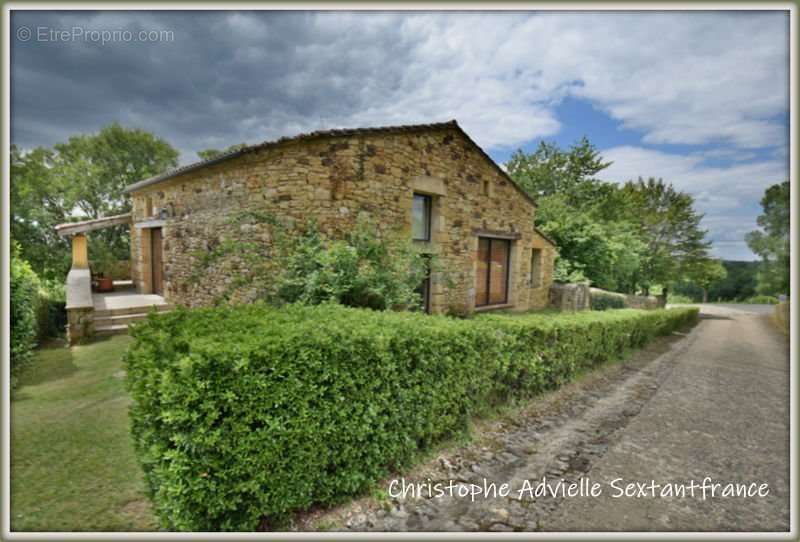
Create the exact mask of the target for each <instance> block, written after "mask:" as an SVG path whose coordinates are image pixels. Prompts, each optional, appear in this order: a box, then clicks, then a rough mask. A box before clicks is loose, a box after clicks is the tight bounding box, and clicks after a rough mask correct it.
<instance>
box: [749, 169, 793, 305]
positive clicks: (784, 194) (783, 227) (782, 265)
mask: <svg viewBox="0 0 800 542" xmlns="http://www.w3.org/2000/svg"><path fill="white" fill-rule="evenodd" d="M789 198H790V189H789V181H784V182H783V183H780V184H775V185H772V186H770V187H769V188H767V190H766V192H765V193H764V197H763V198H762V199H761V207H762V209H763V210H764V211H763V213H762V214H761V215H759V217H758V219H757V220H756V222H757V224H758V225H759V227H760V228H761V229H762V230H763V231H759V230H755V231H752V232H750V233H748V234H747V236H746V237H745V240H746V241H747V245H748V246H749V247H750V250H752V251H753V252H755V253H756V254H758V255H759V256H761V264H760V266H759V272H758V278H757V280H758V287H757V290H758V292H759V293H761V294H767V295H774V294H787V295H788V294H789V280H790V277H789V257H790V255H789V209H790V205H789Z"/></svg>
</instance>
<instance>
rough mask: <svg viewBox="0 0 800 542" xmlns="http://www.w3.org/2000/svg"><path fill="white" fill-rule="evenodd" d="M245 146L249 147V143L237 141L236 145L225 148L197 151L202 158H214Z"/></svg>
mask: <svg viewBox="0 0 800 542" xmlns="http://www.w3.org/2000/svg"><path fill="white" fill-rule="evenodd" d="M245 147H247V143H237V144H235V145H231V146H230V147H228V148H227V149H225V150H219V149H206V150H204V151H197V156H199V157H200V160H211V159H213V158H217V157H218V156H222V155H223V154H227V153H229V152H234V151H238V150H241V149H243V148H245Z"/></svg>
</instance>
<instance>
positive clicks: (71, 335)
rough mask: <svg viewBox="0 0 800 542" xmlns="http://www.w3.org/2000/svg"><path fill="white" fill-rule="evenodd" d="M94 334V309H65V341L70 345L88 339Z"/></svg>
mask: <svg viewBox="0 0 800 542" xmlns="http://www.w3.org/2000/svg"><path fill="white" fill-rule="evenodd" d="M93 334H94V308H93V307H79V308H75V309H67V341H68V342H69V344H70V345H73V344H77V343H79V342H81V341H82V340H83V339H88V338H89V337H91V336H92V335H93Z"/></svg>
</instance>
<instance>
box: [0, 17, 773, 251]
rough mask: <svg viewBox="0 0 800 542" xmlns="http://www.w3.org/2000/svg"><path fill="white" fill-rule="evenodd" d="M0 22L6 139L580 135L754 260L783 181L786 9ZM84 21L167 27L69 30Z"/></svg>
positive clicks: (196, 146) (185, 147) (222, 141)
mask: <svg viewBox="0 0 800 542" xmlns="http://www.w3.org/2000/svg"><path fill="white" fill-rule="evenodd" d="M11 27H12V28H11V32H12V43H11V45H12V48H11V60H12V63H11V91H12V100H11V108H12V117H11V139H12V142H13V143H15V144H17V145H19V146H21V147H23V148H31V147H34V146H37V145H52V144H53V143H56V142H58V141H63V140H65V139H67V138H68V137H69V136H70V135H73V134H77V133H86V132H91V131H96V130H99V129H100V128H101V127H102V126H104V125H106V124H108V123H110V122H113V121H118V122H121V123H122V124H124V125H126V126H135V127H138V128H142V129H145V130H148V131H151V132H154V133H156V134H157V135H159V136H161V137H163V138H164V139H166V140H167V141H169V142H170V143H172V144H173V145H174V146H176V147H177V148H178V149H180V151H181V161H182V162H183V163H188V162H192V161H194V160H196V152H197V151H198V150H202V149H206V148H221V147H225V146H227V145H231V144H234V143H240V142H248V143H256V142H260V141H264V140H270V139H275V138H277V137H281V136H284V135H293V134H297V133H300V132H306V131H310V130H315V129H320V128H335V127H356V126H376V125H388V124H413V123H420V122H437V121H443V120H449V119H453V118H455V119H457V120H458V122H459V124H460V125H461V126H462V127H463V128H464V129H465V130H466V131H467V132H468V133H469V134H470V135H471V136H472V137H473V138H474V139H475V140H476V141H477V142H478V143H479V144H480V145H481V146H482V147H483V148H484V149H486V150H487V152H489V154H490V155H491V156H492V157H493V158H494V159H495V161H497V162H498V163H502V162H504V161H505V160H507V158H508V156H509V155H510V153H511V152H513V150H514V149H517V148H523V149H526V150H531V149H533V148H535V147H536V145H537V144H538V142H539V141H541V140H542V139H546V140H548V141H554V142H556V143H558V144H559V145H561V146H568V145H570V144H572V143H573V142H575V141H577V140H578V139H579V138H580V137H582V136H584V135H585V136H587V137H588V138H589V140H590V141H591V142H592V143H594V144H595V145H596V146H597V147H598V148H599V149H600V150H601V153H602V155H603V157H604V158H605V159H607V160H611V161H613V164H612V165H611V166H610V167H609V168H608V169H607V170H605V171H604V172H603V173H602V174H601V175H600V177H601V178H604V179H606V180H609V181H615V182H624V181H626V180H628V179H635V178H637V177H638V176H643V177H649V176H653V177H661V178H663V179H664V180H665V181H668V182H671V183H673V184H674V185H675V186H676V187H677V188H679V189H680V190H684V191H686V192H689V193H690V194H692V195H693V196H694V197H695V198H696V206H697V208H698V210H699V211H701V212H702V213H704V214H705V218H704V222H703V224H704V226H705V227H706V228H707V229H708V230H709V237H710V239H711V240H712V242H713V251H714V254H716V255H718V256H720V257H723V258H727V259H755V256H754V255H753V254H752V253H751V252H750V251H749V249H748V248H747V246H746V244H745V242H744V236H745V234H746V233H747V232H749V231H751V230H753V229H755V228H756V222H755V221H756V217H757V216H758V214H759V211H760V206H759V200H760V198H761V196H762V194H763V192H764V190H765V189H766V188H767V187H768V186H770V185H772V184H775V183H778V182H781V181H783V180H786V179H787V178H788V115H789V105H788V103H789V96H788V77H789V72H788V61H789V57H788V16H787V14H786V12H753V11H750V12H744V11H742V12H732V11H728V12H655V11H654V12H619V13H615V12H513V13H498V12H495V13H481V12H478V13H464V12H460V13H436V12H413V13H411V12H409V13H402V12H393V13H382V12H376V13H354V12H284V13H270V12H214V11H208V12H169V11H150V12H147V11H139V12H125V11H117V12H64V11H61V12H47V11H37V12H32V11H27V12H25V11H15V12H14V13H13V14H12V20H11ZM23 27H24V28H26V29H30V30H32V31H33V39H30V38H29V39H20V35H22V36H23V37H25V33H24V31H22V34H20V29H21V28H23ZM75 28H79V29H81V30H82V31H83V37H81V38H77V39H69V40H60V41H58V42H54V41H53V40H42V39H39V37H40V36H41V33H40V32H39V29H45V31H48V30H51V29H55V30H64V29H70V30H71V29H75ZM103 30H129V31H131V32H132V33H134V34H136V33H138V32H140V31H142V30H144V31H148V32H150V31H156V32H159V31H168V32H170V33H171V39H159V40H143V41H136V40H134V41H119V40H118V41H110V42H106V43H101V42H98V41H92V40H91V39H87V38H86V36H88V35H89V32H90V31H103Z"/></svg>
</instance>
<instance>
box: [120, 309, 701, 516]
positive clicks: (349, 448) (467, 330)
mask: <svg viewBox="0 0 800 542" xmlns="http://www.w3.org/2000/svg"><path fill="white" fill-rule="evenodd" d="M696 318H697V310H696V309H673V310H657V311H647V312H644V311H634V310H620V311H612V312H606V313H592V312H586V313H578V314H566V315H563V314H562V315H541V314H538V315H537V314H527V315H481V316H479V317H476V318H474V319H471V320H457V319H452V318H447V317H444V316H425V315H421V314H416V313H410V312H390V311H385V312H374V311H370V310H365V309H352V308H347V307H342V306H339V305H335V304H322V305H317V306H302V305H289V306H286V307H283V308H280V309H277V308H272V307H269V306H267V305H265V304H253V305H249V306H237V307H218V308H212V309H199V310H193V311H187V310H176V311H173V312H171V313H168V314H162V315H155V314H153V315H151V316H150V317H149V318H148V320H147V321H146V322H143V323H141V324H137V325H135V326H134V327H133V331H132V335H133V338H134V342H133V343H132V345H131V347H130V349H129V350H128V352H127V354H126V364H127V371H128V378H127V386H128V389H129V391H130V393H131V396H132V398H133V401H134V403H133V405H132V407H131V420H132V434H133V439H134V444H135V449H136V453H137V455H138V458H139V461H140V463H141V465H142V467H143V470H144V473H145V478H146V481H147V485H148V488H149V492H150V495H151V498H152V500H153V502H154V506H155V510H156V512H157V514H158V515H159V517H160V518H161V520H162V522H163V524H164V526H165V527H166V528H169V529H177V530H253V529H255V528H256V527H257V526H258V525H259V522H260V521H261V520H262V519H264V518H266V519H268V521H270V522H280V521H281V520H282V519H284V518H286V516H287V514H289V513H291V512H292V511H295V510H298V509H304V508H307V507H309V506H311V505H312V504H314V503H320V504H330V503H335V502H337V501H340V500H341V499H342V498H343V497H345V496H348V495H353V494H357V493H359V492H361V491H363V490H365V489H366V488H367V487H368V486H369V485H370V484H372V483H374V482H375V481H376V480H379V479H380V478H381V477H383V476H386V475H387V474H388V473H390V472H391V471H392V470H393V469H396V468H398V467H400V466H403V465H406V464H408V463H409V462H410V461H411V460H412V459H413V457H414V456H415V454H416V452H417V451H418V450H421V449H425V448H427V447H429V446H430V445H431V444H432V443H435V442H436V441H439V440H441V439H442V438H445V437H447V436H448V435H451V434H453V433H455V432H459V431H463V430H464V429H465V428H466V427H467V422H468V420H469V418H470V417H471V416H473V415H476V414H480V413H481V412H484V411H485V409H486V408H487V407H489V406H491V405H493V404H495V403H499V402H502V401H505V400H507V398H509V397H511V396H513V397H525V396H529V395H532V394H535V393H539V392H541V391H542V390H546V389H550V388H553V387H556V386H558V385H559V384H561V383H562V382H564V381H566V380H568V379H570V378H571V377H572V376H574V375H575V374H576V372H578V371H580V370H582V369H584V368H586V367H590V366H592V365H594V364H597V363H601V362H603V361H605V360H608V359H610V358H614V357H617V356H619V355H620V354H621V353H622V352H623V351H624V350H625V349H626V348H630V347H636V346H640V345H642V344H644V343H645V342H647V341H648V340H650V339H652V338H653V337H655V336H656V335H660V334H665V333H669V332H671V331H672V330H674V329H676V328H678V327H680V326H683V325H686V324H690V323H693V322H694V321H695V320H696ZM272 524H273V525H274V524H275V523H272Z"/></svg>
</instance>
